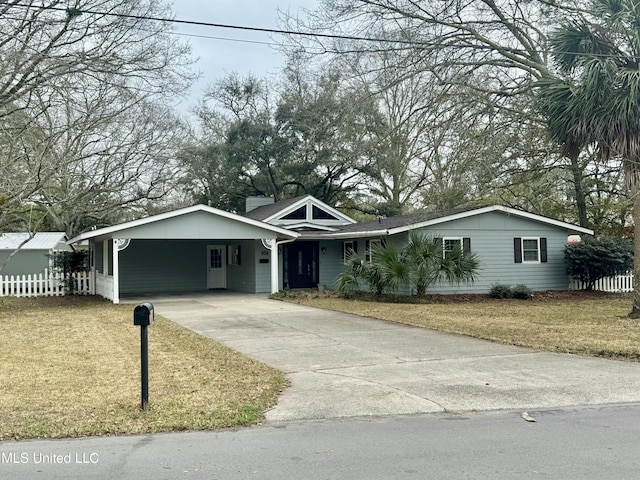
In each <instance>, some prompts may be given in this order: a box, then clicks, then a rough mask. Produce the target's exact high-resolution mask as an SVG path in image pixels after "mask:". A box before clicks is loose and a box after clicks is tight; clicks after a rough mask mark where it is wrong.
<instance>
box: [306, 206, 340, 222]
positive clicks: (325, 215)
mask: <svg viewBox="0 0 640 480" xmlns="http://www.w3.org/2000/svg"><path fill="white" fill-rule="evenodd" d="M312 213H313V219H314V220H338V218H337V217H334V216H333V215H331V214H330V213H329V212H327V211H326V210H323V209H322V208H319V207H316V206H315V205H314V206H313V210H312Z"/></svg>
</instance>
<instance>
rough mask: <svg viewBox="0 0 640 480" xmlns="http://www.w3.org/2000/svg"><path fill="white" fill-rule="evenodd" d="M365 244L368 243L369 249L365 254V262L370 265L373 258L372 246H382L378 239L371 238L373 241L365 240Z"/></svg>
mask: <svg viewBox="0 0 640 480" xmlns="http://www.w3.org/2000/svg"><path fill="white" fill-rule="evenodd" d="M367 242H369V248H368V249H367V251H366V252H365V261H366V262H367V263H371V261H372V258H373V255H372V250H373V246H374V245H381V244H382V240H380V239H379V238H373V239H370V240H367Z"/></svg>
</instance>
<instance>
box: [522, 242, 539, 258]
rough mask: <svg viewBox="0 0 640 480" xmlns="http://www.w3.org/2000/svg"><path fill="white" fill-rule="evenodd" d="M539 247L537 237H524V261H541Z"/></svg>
mask: <svg viewBox="0 0 640 480" xmlns="http://www.w3.org/2000/svg"><path fill="white" fill-rule="evenodd" d="M539 253H540V251H539V249H538V239H537V238H523V239H522V261H523V262H539V261H540V256H539Z"/></svg>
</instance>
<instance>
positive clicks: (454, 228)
mask: <svg viewBox="0 0 640 480" xmlns="http://www.w3.org/2000/svg"><path fill="white" fill-rule="evenodd" d="M420 231H421V232H424V233H425V234H427V235H431V236H434V237H469V238H470V239H471V251H472V252H474V253H475V254H476V255H477V256H478V260H479V262H480V270H479V274H478V278H477V280H476V282H474V283H472V284H464V283H463V284H460V285H434V286H432V287H430V288H429V289H428V291H429V292H430V293H486V292H488V291H489V289H490V288H491V287H492V286H493V285H494V284H496V283H502V284H507V285H516V284H525V285H527V286H528V287H529V288H531V289H532V290H566V289H567V288H568V286H569V278H568V275H567V273H566V267H565V264H564V248H565V246H566V243H567V235H568V232H567V231H566V230H564V229H562V228H558V227H554V226H552V225H548V224H544V223H539V222H535V221H533V220H527V219H524V218H520V217H512V216H509V215H505V214H503V213H500V212H490V213H486V214H483V215H477V216H474V217H470V218H463V219H459V220H455V221H450V222H445V223H442V224H440V225H435V226H432V227H428V228H423V229H421V230H420ZM407 237H408V234H407V233H402V234H398V235H394V236H393V237H390V238H389V240H390V241H396V242H399V243H404V242H406V241H407ZM515 237H545V238H546V239H547V255H548V261H547V262H546V263H515V262H514V252H513V239H514V238H515ZM364 245H365V239H358V253H359V254H361V255H364ZM400 293H410V289H409V287H408V286H407V287H406V288H404V289H402V291H401V292H400Z"/></svg>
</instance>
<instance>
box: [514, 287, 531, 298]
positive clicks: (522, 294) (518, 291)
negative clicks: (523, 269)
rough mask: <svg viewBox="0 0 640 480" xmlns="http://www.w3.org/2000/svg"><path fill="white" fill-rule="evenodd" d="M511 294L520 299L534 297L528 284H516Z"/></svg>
mask: <svg viewBox="0 0 640 480" xmlns="http://www.w3.org/2000/svg"><path fill="white" fill-rule="evenodd" d="M511 295H512V297H513V298H517V299H518V300H531V299H532V298H533V292H532V291H531V289H530V288H529V287H527V286H526V285H523V284H520V285H516V286H515V287H513V288H512V289H511Z"/></svg>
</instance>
